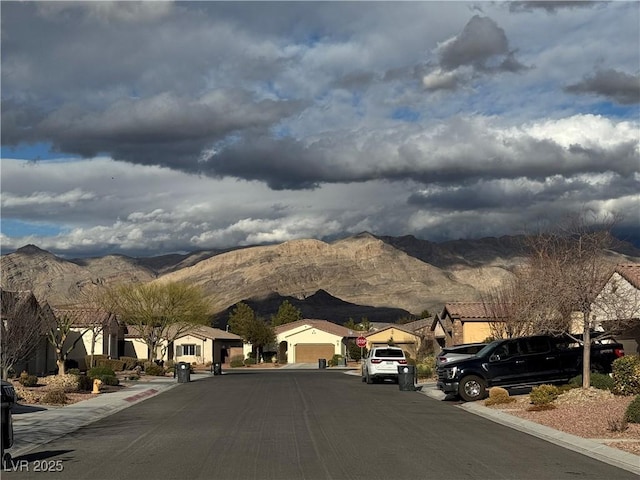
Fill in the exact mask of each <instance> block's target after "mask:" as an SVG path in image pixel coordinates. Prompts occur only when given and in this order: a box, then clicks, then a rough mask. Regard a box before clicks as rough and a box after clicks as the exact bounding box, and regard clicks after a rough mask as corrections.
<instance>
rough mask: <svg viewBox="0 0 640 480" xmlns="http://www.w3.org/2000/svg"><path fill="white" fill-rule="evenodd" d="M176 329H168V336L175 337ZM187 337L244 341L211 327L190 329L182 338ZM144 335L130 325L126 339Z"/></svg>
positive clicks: (234, 335) (237, 336)
mask: <svg viewBox="0 0 640 480" xmlns="http://www.w3.org/2000/svg"><path fill="white" fill-rule="evenodd" d="M177 333H178V332H177V330H176V329H171V328H169V329H168V334H169V335H168V336H169V337H174V336H175V335H176V334H177ZM186 335H193V336H194V337H199V338H209V339H213V340H239V341H241V340H242V337H240V336H239V335H236V334H235V333H231V332H226V331H224V330H220V329H219V328H213V327H209V326H208V325H199V326H196V327H193V328H192V329H189V331H186V332H184V333H183V334H182V335H180V337H183V336H186ZM141 336H142V334H141V332H140V329H139V328H138V327H137V326H135V325H130V326H128V327H127V334H126V335H125V337H127V338H139V337H141Z"/></svg>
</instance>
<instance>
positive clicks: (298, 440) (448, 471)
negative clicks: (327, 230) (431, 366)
mask: <svg viewBox="0 0 640 480" xmlns="http://www.w3.org/2000/svg"><path fill="white" fill-rule="evenodd" d="M20 460H21V462H22V463H17V464H16V466H17V467H20V466H21V465H22V467H23V468H22V470H23V471H22V472H15V473H10V472H3V476H2V477H3V478H18V477H19V478H43V475H46V477H47V478H60V479H109V480H111V479H127V480H129V479H139V480H146V479H153V480H158V479H207V480H210V479H220V480H227V479H238V480H248V479H261V480H262V479H264V480H288V479H291V480H298V479H306V480H313V479H338V480H342V479H385V480H389V479H393V480H403V479H425V478H433V479H447V480H455V479H491V480H494V479H510V480H511V479H532V480H540V479H569V478H570V479H576V478H581V479H598V480H600V479H615V480H625V479H631V478H633V479H636V478H637V476H636V475H634V474H633V473H631V472H629V471H626V470H622V469H618V468H616V467H613V466H611V465H607V464H605V463H602V462H599V461H597V460H594V459H591V458H589V457H587V456H584V455H581V454H578V453H575V452H572V451H569V450H566V449H564V448H561V447H558V446H556V445H553V444H550V443H548V442H545V441H543V440H540V439H538V438H535V437H532V436H530V435H526V434H524V433H522V432H519V431H515V430H512V429H510V428H507V427H504V426H502V425H499V424H495V423H493V422H491V421H489V420H487V419H485V418H482V417H478V416H476V415H473V414H471V413H469V412H466V411H464V410H461V409H459V408H456V407H455V406H453V405H451V404H449V403H448V402H439V401H436V400H434V399H432V398H429V397H428V396H426V395H421V394H418V393H416V392H400V391H399V389H398V387H397V385H394V384H377V385H366V384H363V383H362V382H361V381H360V378H359V377H354V376H348V375H344V374H342V373H341V372H333V371H327V370H289V371H259V372H258V371H243V372H242V373H240V372H238V373H229V374H226V375H223V376H217V377H208V378H204V379H201V380H198V381H194V382H191V383H188V384H181V385H179V386H178V387H177V388H173V389H171V390H168V391H166V392H164V393H163V394H161V395H158V396H156V397H153V398H150V399H148V400H146V401H144V402H142V403H140V404H136V405H134V406H132V407H130V408H127V409H126V410H122V411H120V412H118V413H115V414H114V415H111V416H109V417H107V418H104V419H102V420H99V421H97V422H95V423H93V424H91V425H88V426H86V427H83V428H81V429H80V430H77V431H76V432H74V433H71V434H69V435H66V436H64V437H62V438H60V439H58V440H55V441H53V442H50V443H48V444H46V445H43V446H41V447H38V448H36V449H35V450H33V451H31V452H30V453H28V454H27V455H25V456H23V457H21V459H20ZM36 467H39V468H40V469H41V470H42V468H43V467H44V468H47V467H51V468H52V469H53V470H59V469H61V470H62V471H61V472H57V473H53V472H49V473H46V474H43V473H41V472H36V471H35V468H36ZM27 470H28V471H27Z"/></svg>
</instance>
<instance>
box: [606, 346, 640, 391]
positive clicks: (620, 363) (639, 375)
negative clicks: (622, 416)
mask: <svg viewBox="0 0 640 480" xmlns="http://www.w3.org/2000/svg"><path fill="white" fill-rule="evenodd" d="M611 368H612V374H611V376H612V377H613V389H612V391H613V393H615V394H616V395H638V394H640V356H638V355H625V356H624V357H620V358H617V359H616V360H614V362H613V364H612V366H611Z"/></svg>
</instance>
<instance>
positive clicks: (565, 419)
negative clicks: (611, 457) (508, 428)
mask: <svg viewBox="0 0 640 480" xmlns="http://www.w3.org/2000/svg"><path fill="white" fill-rule="evenodd" d="M514 398H515V399H516V401H515V402H513V403H509V404H502V405H493V406H489V408H494V409H499V410H502V411H504V412H505V413H509V414H510V415H514V416H516V417H520V418H524V419H526V420H529V421H532V422H535V423H539V424H541V425H545V426H547V427H551V428H554V429H556V430H560V431H563V432H566V433H570V434H572V435H576V436H578V437H582V438H589V439H594V440H598V441H600V442H602V443H604V444H606V445H608V446H610V447H614V448H618V449H620V450H624V451H625V452H629V453H633V454H635V455H640V424H635V423H627V424H626V429H624V430H623V431H619V429H620V427H624V426H625V422H623V418H624V413H625V411H626V409H627V406H628V405H629V403H631V401H632V400H633V398H634V397H633V396H629V397H621V396H615V395H613V394H612V393H611V392H609V391H606V390H597V389H595V388H590V389H588V390H583V389H581V388H576V389H573V390H570V391H568V392H566V393H563V394H562V395H560V396H559V397H558V399H557V400H556V401H555V402H554V404H555V405H556V408H555V409H552V410H542V411H529V410H528V408H529V407H530V406H531V403H530V402H529V395H518V396H515V397H514ZM616 430H618V431H616Z"/></svg>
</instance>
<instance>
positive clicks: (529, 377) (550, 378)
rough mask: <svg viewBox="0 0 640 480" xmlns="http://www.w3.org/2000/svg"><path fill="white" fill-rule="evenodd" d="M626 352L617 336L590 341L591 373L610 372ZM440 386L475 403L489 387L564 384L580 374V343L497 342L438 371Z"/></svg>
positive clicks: (560, 339)
mask: <svg viewBox="0 0 640 480" xmlns="http://www.w3.org/2000/svg"><path fill="white" fill-rule="evenodd" d="M623 355H624V348H623V346H622V344H620V343H617V342H615V340H612V339H611V340H607V341H596V342H593V343H592V344H591V365H592V371H598V372H602V373H610V372H611V364H612V363H613V361H614V360H615V359H616V358H618V357H621V356H623ZM437 372H438V388H439V389H440V390H442V391H443V392H444V393H447V394H454V395H459V396H460V397H461V398H462V399H463V400H465V401H467V402H471V401H474V400H480V399H482V398H484V397H485V396H486V393H487V389H488V388H489V387H498V386H499V387H504V388H519V387H531V386H535V385H541V384H544V383H547V384H548V383H565V382H568V381H569V380H570V379H571V378H573V377H575V376H576V375H580V374H582V345H580V344H579V343H578V342H576V341H575V340H574V339H571V338H570V337H566V336H562V337H553V336H548V335H536V336H532V337H519V338H510V339H503V340H496V341H493V342H491V343H489V344H488V345H487V346H486V347H484V348H483V349H482V350H480V351H479V352H478V353H477V354H476V355H475V356H473V357H470V358H466V359H462V360H458V361H454V362H450V363H446V364H444V365H441V366H440V367H438V369H437Z"/></svg>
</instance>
